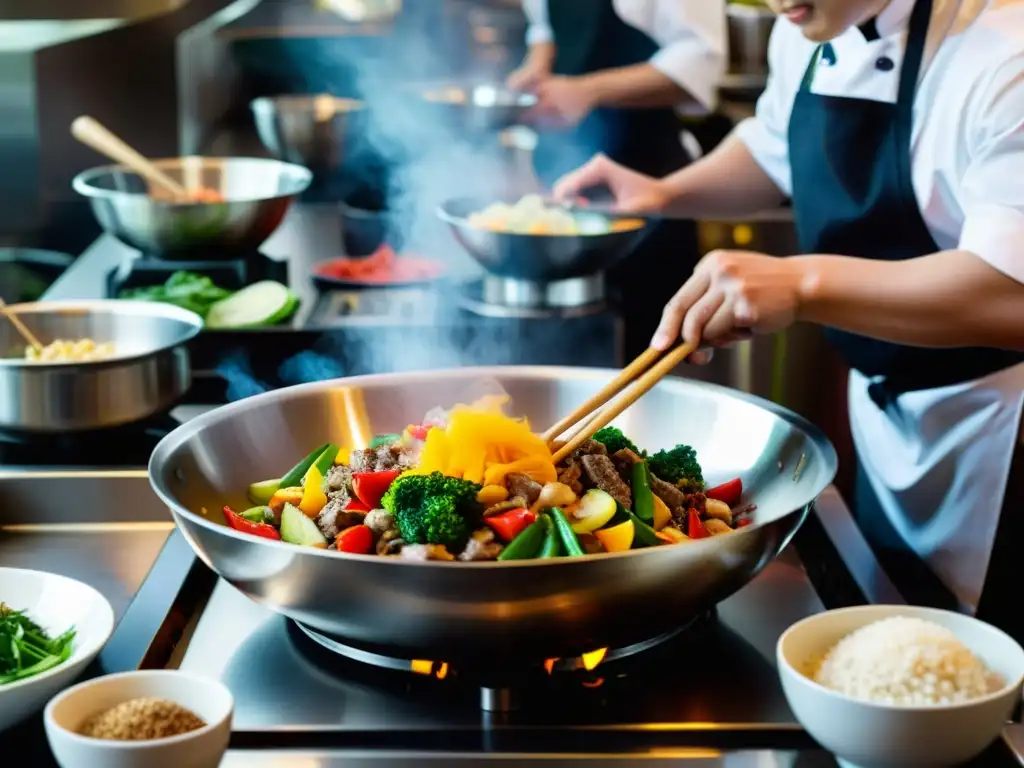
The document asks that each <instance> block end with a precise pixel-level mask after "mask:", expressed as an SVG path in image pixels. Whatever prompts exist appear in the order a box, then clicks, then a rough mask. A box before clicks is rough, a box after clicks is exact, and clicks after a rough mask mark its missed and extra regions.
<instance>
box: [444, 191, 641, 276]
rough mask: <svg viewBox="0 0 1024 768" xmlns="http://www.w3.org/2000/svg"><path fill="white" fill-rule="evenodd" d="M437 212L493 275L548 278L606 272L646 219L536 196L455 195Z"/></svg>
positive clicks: (633, 244)
mask: <svg viewBox="0 0 1024 768" xmlns="http://www.w3.org/2000/svg"><path fill="white" fill-rule="evenodd" d="M438 216H439V217H440V218H441V220H442V221H444V222H446V223H447V224H448V226H449V227H450V229H451V231H452V234H453V235H454V237H455V239H456V240H457V241H458V242H459V244H460V245H461V246H462V247H463V248H465V249H466V251H467V252H468V253H469V254H470V255H471V256H472V257H473V258H475V259H476V260H477V261H478V262H479V263H480V265H481V266H483V267H484V268H485V269H486V270H487V271H489V272H491V273H492V274H495V275H501V276H504V277H514V278H519V279H522V280H533V281H537V282H553V281H557V280H568V279H571V278H575V277H583V276H586V275H591V274H594V273H595V272H602V271H605V270H607V269H609V268H611V267H613V266H615V264H617V263H618V262H619V260H620V259H622V258H623V257H624V256H626V255H627V254H628V253H629V252H630V251H632V249H633V248H635V247H636V245H637V244H638V243H639V242H640V241H641V240H642V239H643V237H644V236H645V234H646V232H647V231H648V224H649V222H648V221H647V220H645V219H641V218H635V217H631V216H616V215H613V214H610V213H608V212H601V213H597V212H589V211H586V210H583V209H579V208H567V207H564V206H561V205H555V204H550V203H548V202H547V201H545V200H544V198H542V197H540V196H538V195H527V196H526V197H524V198H522V199H521V200H519V201H518V202H515V203H512V204H509V203H505V202H493V201H492V202H486V201H481V200H474V199H471V198H460V199H456V200H450V201H448V202H446V203H444V204H443V205H442V206H441V208H440V209H439V211H438Z"/></svg>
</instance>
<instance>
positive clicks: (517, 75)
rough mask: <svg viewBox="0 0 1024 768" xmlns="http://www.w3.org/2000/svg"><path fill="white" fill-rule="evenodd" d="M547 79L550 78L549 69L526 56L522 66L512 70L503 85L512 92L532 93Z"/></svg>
mask: <svg viewBox="0 0 1024 768" xmlns="http://www.w3.org/2000/svg"><path fill="white" fill-rule="evenodd" d="M549 77H551V67H549V66H547V65H546V64H543V63H540V62H538V61H536V60H535V59H531V58H530V57H529V56H528V57H527V58H526V60H525V61H524V62H523V63H522V65H521V66H520V67H519V68H518V69H515V70H513V71H512V73H511V74H509V76H508V77H507V78H506V79H505V85H507V86H508V88H509V90H512V91H518V92H519V93H532V92H533V91H535V90H537V86H539V85H540V84H541V83H542V82H543V81H544V80H546V79H548V78H549Z"/></svg>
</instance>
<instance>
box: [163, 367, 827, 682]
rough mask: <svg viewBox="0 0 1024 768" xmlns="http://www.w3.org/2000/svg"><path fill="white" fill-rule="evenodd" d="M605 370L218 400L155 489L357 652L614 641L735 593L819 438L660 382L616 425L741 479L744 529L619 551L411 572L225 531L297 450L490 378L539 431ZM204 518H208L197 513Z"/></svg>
mask: <svg viewBox="0 0 1024 768" xmlns="http://www.w3.org/2000/svg"><path fill="white" fill-rule="evenodd" d="M614 373H615V372H612V371H605V370H584V369H573V368H489V369H473V368H463V369H459V370H454V371H441V372H428V373H402V374H383V375H373V376H364V377H357V378H351V379H340V380H336V381H327V382H322V383H316V384H309V385H303V386H299V387H292V388H288V389H282V390H278V391H275V392H269V393H267V394H262V395H257V396H255V397H251V398H248V399H246V400H244V401H240V402H237V403H233V404H231V405H227V406H224V407H222V408H219V409H217V410H215V411H212V412H210V413H207V414H205V415H203V416H201V417H199V418H197V419H194V420H192V421H190V422H188V423H187V424H185V425H184V426H182V427H180V428H179V429H177V430H175V431H174V432H173V433H172V434H170V435H169V436H168V437H166V438H165V439H164V440H163V441H162V442H161V443H160V445H159V446H158V447H157V449H156V451H154V453H153V455H152V458H151V460H150V466H149V472H150V479H151V482H152V484H153V488H154V489H155V490H156V492H157V494H158V495H159V496H160V497H161V499H163V501H164V502H165V503H166V504H167V505H168V506H169V507H170V509H171V513H172V514H173V516H174V519H175V521H176V522H177V524H178V526H179V527H180V529H181V531H182V532H183V533H184V535H185V537H186V538H187V539H188V541H189V543H190V544H191V545H192V547H193V548H194V549H195V551H196V552H197V553H198V554H199V556H200V557H201V558H202V559H203V561H204V562H206V563H207V564H208V565H209V566H210V567H211V568H213V569H214V570H215V571H216V572H217V573H219V574H220V575H221V576H222V577H224V578H225V579H227V580H228V581H229V582H231V583H232V584H234V585H235V586H236V587H238V588H239V589H240V590H242V591H243V592H245V593H246V594H247V595H249V596H250V597H251V598H253V599H254V600H256V601H258V602H260V603H262V604H264V605H266V606H267V607H269V608H271V609H272V610H274V611H277V612H279V613H281V614H284V615H285V616H288V617H290V618H292V619H294V620H296V621H298V622H300V623H302V624H304V625H306V626H307V627H309V628H311V629H313V630H316V631H318V632H320V633H324V634H327V635H330V636H333V637H335V638H338V639H340V640H342V641H343V642H345V643H347V644H349V645H351V646H356V647H359V648H363V649H366V650H370V651H376V652H385V653H389V654H402V655H404V657H405V658H433V659H439V660H448V661H455V662H460V661H461V662H468V663H472V662H479V661H483V660H496V659H497V660H539V659H543V658H546V657H553V656H567V655H570V654H576V653H580V652H585V651H588V650H594V649H597V648H601V647H606V646H611V647H615V646H620V647H621V646H626V645H630V644H632V643H635V642H639V641H642V640H645V639H649V638H653V637H656V636H658V635H660V634H662V633H665V632H667V631H669V630H671V629H673V628H676V627H679V626H681V625H682V624H684V623H685V622H686V621H687V620H688V619H690V618H692V617H693V616H694V615H696V614H697V613H698V612H699V611H701V610H703V609H706V608H708V607H710V606H712V605H713V604H715V603H717V602H718V601H720V600H722V599H724V598H726V597H727V596H729V595H730V594H731V593H733V592H735V591H736V590H737V589H739V588H740V587H742V586H743V585H744V584H746V583H747V582H748V581H749V580H750V579H751V578H752V577H753V576H754V575H755V574H757V573H758V572H759V571H760V570H761V569H762V568H763V567H764V566H765V565H766V564H767V563H768V562H770V561H771V560H772V559H773V558H774V557H775V556H776V555H777V554H778V553H779V552H780V551H781V550H782V548H783V547H784V546H785V545H786V543H787V542H788V541H789V540H790V538H791V537H792V536H793V534H794V533H795V531H796V530H797V528H798V527H799V526H800V524H801V522H802V521H803V520H804V518H805V516H806V515H807V512H808V509H809V508H810V505H811V504H812V502H813V501H814V499H815V498H816V497H817V496H818V494H819V493H820V492H821V491H822V490H823V489H824V488H825V487H826V486H827V485H828V484H829V483H830V482H831V480H832V478H833V477H834V475H835V472H836V453H835V451H834V450H833V448H832V446H831V444H830V443H829V442H828V440H827V439H826V437H825V436H824V435H823V434H822V433H821V432H820V431H819V430H818V429H817V428H815V427H814V426H812V425H811V424H809V423H808V422H806V421H804V420H803V419H802V418H800V417H799V416H796V415H795V414H793V413H790V412H788V411H786V410H784V409H782V408H780V407H778V406H775V405H773V404H771V403H768V402H766V401H764V400H760V399H758V398H755V397H751V396H749V395H744V394H741V393H739V392H734V391H731V390H727V389H724V388H722V387H718V386H714V385H710V384H705V383H701V382H695V381H690V380H682V379H667V380H665V381H663V382H662V383H660V384H659V385H658V386H657V387H655V388H654V389H653V390H652V391H651V392H650V393H649V394H647V395H645V396H644V397H643V398H642V399H640V400H639V401H638V402H637V403H636V404H635V405H634V406H633V407H632V408H631V409H629V410H628V411H627V412H626V413H625V414H623V416H622V417H621V418H620V420H619V421H618V422H617V423H618V425H619V426H621V428H622V429H623V430H625V432H626V433H627V434H628V435H630V436H631V437H632V438H633V439H634V440H635V441H636V442H637V443H638V444H639V445H641V446H643V447H646V448H647V449H649V450H656V449H659V448H665V447H670V446H673V445H675V444H677V443H680V442H685V443H688V444H690V445H692V446H694V448H695V449H696V450H697V454H698V457H699V459H700V460H701V462H702V463H703V466H704V468H705V476H706V479H707V480H708V481H709V482H716V481H725V480H726V479H730V478H732V477H735V476H737V475H739V476H742V478H743V481H744V485H745V487H746V488H747V489H749V496H750V500H751V502H753V503H756V504H757V510H756V512H755V513H754V514H755V518H754V519H755V524H754V525H751V526H748V527H746V528H741V529H739V530H737V531H736V532H735V533H733V534H729V535H725V536H718V537H714V538H710V539H703V540H700V541H695V542H691V543H688V544H683V545H676V546H663V547H656V548H651V549H646V550H637V551H632V552H627V553H621V554H602V555H596V556H590V557H581V558H560V559H556V560H534V561H519V562H504V563H499V562H474V563H463V562H424V563H419V562H410V561H406V560H402V559H400V558H394V557H387V558H383V557H373V556H354V555H345V554H339V553H337V552H333V551H327V550H318V549H312V548H305V547H297V546H292V545H290V544H284V543H281V542H277V541H269V540H264V539H260V538H257V537H254V536H251V535H248V534H244V533H238V532H235V531H232V530H230V529H228V528H227V527H226V526H224V525H223V524H221V522H220V514H219V510H220V508H221V507H222V506H223V505H225V504H229V505H236V508H245V507H247V506H249V505H250V504H249V503H248V502H247V501H246V499H245V493H246V489H247V488H248V486H249V484H250V483H252V482H254V481H257V480H263V479H266V478H268V477H276V476H280V474H281V473H282V472H283V471H285V470H286V469H287V468H288V467H290V466H292V465H293V464H294V463H295V461H296V460H297V457H301V456H303V455H305V454H306V453H307V452H308V451H309V450H310V446H315V445H318V444H321V443H323V442H326V441H328V440H330V441H332V442H335V443H339V444H346V443H347V444H349V445H352V443H353V442H354V441H363V440H367V439H369V436H370V435H372V434H373V433H386V432H395V431H400V430H401V429H403V428H404V427H405V426H406V425H407V424H410V423H417V422H419V421H420V420H421V419H422V417H423V415H424V413H426V411H428V410H429V409H430V408H432V407H433V406H437V405H442V406H450V405H452V404H454V403H457V402H460V401H461V402H468V401H471V400H472V399H473V398H474V397H475V396H477V395H478V394H480V393H481V392H480V389H479V387H480V384H481V382H488V383H489V385H490V387H491V391H493V384H494V383H496V384H497V385H500V387H501V388H503V389H504V390H505V391H506V392H507V393H508V394H509V395H510V396H511V398H512V410H514V411H515V412H516V413H517V414H522V415H524V416H527V417H528V418H529V419H530V421H531V424H533V425H535V429H538V430H539V429H543V428H545V427H547V426H548V425H549V424H551V423H553V422H554V421H555V420H556V419H557V418H558V417H560V416H563V415H565V414H566V413H568V412H569V411H571V410H572V409H573V408H574V407H576V406H578V405H579V404H580V403H582V402H583V401H584V400H586V399H587V398H588V397H589V396H590V395H592V394H594V393H596V392H597V391H598V390H599V389H600V388H601V387H602V386H603V385H604V384H606V383H607V382H608V381H609V380H610V379H611V378H612V376H613V375H614ZM204 509H206V510H211V512H210V513H209V517H207V516H205V515H204V514H203V510H204Z"/></svg>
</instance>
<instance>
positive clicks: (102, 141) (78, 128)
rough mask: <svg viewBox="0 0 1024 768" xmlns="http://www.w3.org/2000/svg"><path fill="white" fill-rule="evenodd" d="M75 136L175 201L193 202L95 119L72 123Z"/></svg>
mask: <svg viewBox="0 0 1024 768" xmlns="http://www.w3.org/2000/svg"><path fill="white" fill-rule="evenodd" d="M71 135H72V136H74V137H75V138H76V139H78V140H79V141H80V142H82V143H83V144H85V145H86V146H89V147H92V148H93V149H95V150H96V151H97V152H99V153H100V154H101V155H106V156H107V157H109V158H110V159H111V160H113V161H114V162H115V163H118V164H120V165H123V166H125V167H127V168H128V169H129V170H131V171H134V172H135V173H137V174H139V176H141V177H142V178H144V179H146V180H147V181H149V182H151V183H153V184H155V185H156V186H157V187H159V188H160V189H161V190H162V191H164V192H167V193H168V194H170V195H171V197H172V200H175V201H180V202H187V201H189V200H190V199H191V196H190V195H189V194H188V191H187V190H186V189H185V187H183V186H182V185H181V184H179V183H178V182H176V181H175V180H174V179H172V178H171V177H170V176H168V175H167V174H166V173H164V172H163V171H161V170H160V169H159V168H157V167H156V166H155V165H153V163H151V162H150V161H149V160H147V159H146V158H144V157H143V156H142V155H140V154H139V153H138V152H136V151H135V150H134V149H132V148H131V147H130V146H128V145H127V144H125V143H124V141H122V140H121V139H120V138H118V137H117V136H115V135H114V134H113V133H111V132H110V131H108V130H107V129H106V128H104V127H103V126H102V125H100V123H98V122H97V121H96V120H94V119H93V118H91V117H88V116H85V115H83V116H82V117H78V118H76V119H75V121H74V122H73V123H72V124H71Z"/></svg>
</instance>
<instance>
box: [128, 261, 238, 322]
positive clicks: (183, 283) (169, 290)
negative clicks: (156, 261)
mask: <svg viewBox="0 0 1024 768" xmlns="http://www.w3.org/2000/svg"><path fill="white" fill-rule="evenodd" d="M230 295H231V291H229V290H227V289H226V288H221V287H220V286H219V285H216V284H215V283H214V282H213V280H211V279H210V278H208V277H206V276H205V275H197V274H195V273H193V272H175V273H174V274H173V275H171V276H170V277H169V278H167V282H165V283H164V284H163V285H152V286H147V287H145V288H127V289H125V290H123V291H121V292H120V293H119V294H118V298H119V299H136V300H141V301H159V302H162V303H164V304H174V305H175V306H178V307H181V308H182V309H187V310H190V311H192V312H195V313H196V314H197V315H199V316H200V317H202V318H204V319H205V318H206V314H207V313H208V312H209V311H210V307H212V306H213V305H214V304H216V303H217V302H218V301H220V300H221V299H226V298H227V297H228V296H230Z"/></svg>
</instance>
